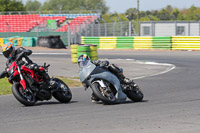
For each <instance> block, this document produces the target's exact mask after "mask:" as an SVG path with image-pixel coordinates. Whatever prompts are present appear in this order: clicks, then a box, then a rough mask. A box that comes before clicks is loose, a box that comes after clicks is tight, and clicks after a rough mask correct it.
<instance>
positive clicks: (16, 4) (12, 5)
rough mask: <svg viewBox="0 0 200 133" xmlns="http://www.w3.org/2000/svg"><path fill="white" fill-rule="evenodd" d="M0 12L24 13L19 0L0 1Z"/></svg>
mask: <svg viewBox="0 0 200 133" xmlns="http://www.w3.org/2000/svg"><path fill="white" fill-rule="evenodd" d="M0 5H1V6H0V12H6V11H24V10H25V8H24V5H23V3H22V1H19V0H0Z"/></svg>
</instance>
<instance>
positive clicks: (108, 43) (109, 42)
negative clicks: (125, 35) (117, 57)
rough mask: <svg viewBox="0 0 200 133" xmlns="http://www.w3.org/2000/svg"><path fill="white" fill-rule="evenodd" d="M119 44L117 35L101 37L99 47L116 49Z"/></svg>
mask: <svg viewBox="0 0 200 133" xmlns="http://www.w3.org/2000/svg"><path fill="white" fill-rule="evenodd" d="M116 45H117V37H100V39H99V48H102V49H114V48H116Z"/></svg>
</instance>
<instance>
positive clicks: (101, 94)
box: [91, 81, 116, 104]
mask: <svg viewBox="0 0 200 133" xmlns="http://www.w3.org/2000/svg"><path fill="white" fill-rule="evenodd" d="M104 82H105V83H106V85H107V87H101V85H100V84H99V83H98V82H94V83H92V87H91V88H92V91H93V93H94V95H95V96H96V97H97V98H98V99H100V100H101V101H102V102H103V103H105V104H115V103H116V98H115V95H114V93H113V92H112V89H111V88H110V87H111V86H109V85H110V84H109V83H107V82H106V81H104Z"/></svg>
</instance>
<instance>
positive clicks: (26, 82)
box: [0, 56, 72, 106]
mask: <svg viewBox="0 0 200 133" xmlns="http://www.w3.org/2000/svg"><path fill="white" fill-rule="evenodd" d="M19 57H20V56H19ZM18 60H19V58H18V59H16V61H13V62H12V63H10V64H9V66H8V68H6V70H5V71H3V72H1V74H0V79H1V78H5V77H8V81H9V82H10V83H11V84H12V93H13V95H14V97H15V98H16V99H17V100H18V101H19V102H20V103H21V104H23V105H25V106H33V105H34V104H35V103H36V102H37V101H43V100H50V99H51V98H52V96H53V97H54V98H55V99H56V100H58V101H59V102H61V103H68V102H70V100H71V99H72V93H71V90H70V89H69V87H68V86H67V85H66V84H65V83H64V82H63V81H62V80H60V79H58V78H51V80H52V81H55V86H54V87H53V88H51V89H50V88H49V85H48V83H47V81H45V79H44V77H42V76H40V75H39V74H38V72H35V71H34V70H31V69H29V68H28V67H26V66H24V65H21V66H19V65H18ZM49 66H50V65H46V63H44V65H43V66H41V67H40V69H43V70H45V71H46V72H48V67H49Z"/></svg>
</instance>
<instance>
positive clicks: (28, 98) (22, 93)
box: [19, 86, 35, 102]
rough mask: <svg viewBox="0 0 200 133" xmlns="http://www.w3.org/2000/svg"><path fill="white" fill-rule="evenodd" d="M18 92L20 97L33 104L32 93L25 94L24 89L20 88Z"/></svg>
mask: <svg viewBox="0 0 200 133" xmlns="http://www.w3.org/2000/svg"><path fill="white" fill-rule="evenodd" d="M19 92H20V95H21V96H22V97H24V98H25V99H26V100H27V101H28V102H35V96H34V94H33V93H32V92H30V91H27V92H25V91H24V89H23V88H22V87H21V86H20V87H19Z"/></svg>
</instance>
